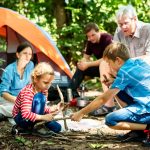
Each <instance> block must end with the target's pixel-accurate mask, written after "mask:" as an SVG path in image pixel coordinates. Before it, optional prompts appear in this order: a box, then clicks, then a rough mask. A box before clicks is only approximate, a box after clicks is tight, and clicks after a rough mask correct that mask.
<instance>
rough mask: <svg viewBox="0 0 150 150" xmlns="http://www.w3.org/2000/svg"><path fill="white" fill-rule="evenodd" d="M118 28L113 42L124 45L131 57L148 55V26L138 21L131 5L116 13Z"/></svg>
mask: <svg viewBox="0 0 150 150" xmlns="http://www.w3.org/2000/svg"><path fill="white" fill-rule="evenodd" d="M116 19H117V24H118V28H117V29H116V32H115V35H114V41H119V42H122V43H124V44H126V45H127V46H128V48H129V52H130V56H131V57H139V56H140V57H141V56H142V57H143V55H149V54H150V24H149V23H144V22H142V21H138V17H137V14H136V11H135V9H134V8H133V7H132V6H131V5H127V6H122V7H120V9H119V10H118V11H117V13H116Z"/></svg>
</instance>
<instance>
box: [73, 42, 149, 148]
mask: <svg viewBox="0 0 150 150" xmlns="http://www.w3.org/2000/svg"><path fill="white" fill-rule="evenodd" d="M103 58H104V60H105V61H106V62H107V63H108V64H109V66H110V68H111V70H112V71H113V73H114V72H115V79H114V80H110V79H107V80H105V81H104V82H105V84H106V85H108V86H109V89H108V91H106V92H105V93H104V94H102V95H100V96H98V97H97V98H96V99H95V100H94V101H92V102H91V103H90V104H89V105H88V106H86V107H85V108H83V109H81V110H80V111H78V112H76V113H74V114H73V115H72V120H74V121H80V120H81V119H82V117H83V116H84V115H85V114H88V113H89V112H91V111H93V110H95V109H97V108H99V107H100V106H101V105H103V104H104V103H106V102H107V101H108V100H110V99H112V98H113V97H114V96H118V101H119V102H121V103H120V104H121V105H122V107H123V108H121V109H120V110H117V111H115V112H112V113H110V114H108V115H107V116H106V118H105V120H106V122H105V123H106V125H108V126H109V127H110V128H112V129H117V130H133V131H135V130H140V131H141V130H143V131H144V130H146V131H147V137H146V139H145V140H144V141H143V142H144V146H150V65H148V64H147V63H145V62H144V61H142V60H141V59H135V60H134V59H130V56H129V53H128V49H127V47H126V46H125V45H124V44H122V43H119V42H114V43H112V44H110V45H109V46H108V47H107V48H106V49H105V51H104V53H103ZM125 94H128V98H127V97H124V96H126V95H125Z"/></svg>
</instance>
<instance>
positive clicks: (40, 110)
mask: <svg viewBox="0 0 150 150" xmlns="http://www.w3.org/2000/svg"><path fill="white" fill-rule="evenodd" d="M45 103H46V97H45V95H43V94H42V93H37V94H35V95H34V98H33V101H32V112H33V113H36V114H39V115H44V109H45ZM14 120H15V122H16V124H17V125H19V126H20V127H21V128H24V129H28V130H31V129H33V127H34V125H35V124H36V123H37V122H32V121H30V120H26V119H24V118H22V115H21V112H19V113H18V114H17V116H16V117H15V118H14ZM45 126H46V127H48V128H49V129H50V130H51V131H53V132H55V133H58V132H60V131H61V125H60V124H59V123H57V122H56V121H50V122H47V123H45Z"/></svg>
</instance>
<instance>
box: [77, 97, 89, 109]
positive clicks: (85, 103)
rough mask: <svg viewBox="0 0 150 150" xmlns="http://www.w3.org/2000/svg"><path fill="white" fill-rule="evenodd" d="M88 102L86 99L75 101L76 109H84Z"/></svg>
mask: <svg viewBox="0 0 150 150" xmlns="http://www.w3.org/2000/svg"><path fill="white" fill-rule="evenodd" d="M89 103H90V102H89V100H87V99H77V107H81V108H82V107H85V106H86V105H88V104H89Z"/></svg>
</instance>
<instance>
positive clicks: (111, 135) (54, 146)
mask: <svg viewBox="0 0 150 150" xmlns="http://www.w3.org/2000/svg"><path fill="white" fill-rule="evenodd" d="M99 120H100V121H103V118H99ZM0 126H1V128H0V150H31V149H32V150H71V149H72V150H94V149H103V150H105V149H116V150H148V149H149V148H144V147H142V145H141V143H135V142H132V143H121V142H120V141H118V140H117V139H116V135H117V134H120V133H125V132H124V131H115V130H112V129H109V128H108V127H103V125H102V128H100V130H97V132H95V133H94V132H93V133H92V132H91V131H90V130H89V131H88V132H87V131H73V130H71V131H64V132H63V133H61V134H59V135H57V136H53V137H51V138H39V137H36V136H29V135H24V136H22V135H17V136H12V135H11V133H10V131H11V125H10V123H9V122H8V121H3V122H0ZM93 131H96V130H93Z"/></svg>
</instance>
